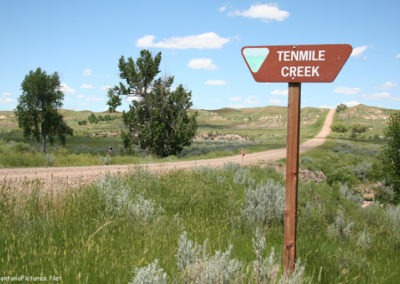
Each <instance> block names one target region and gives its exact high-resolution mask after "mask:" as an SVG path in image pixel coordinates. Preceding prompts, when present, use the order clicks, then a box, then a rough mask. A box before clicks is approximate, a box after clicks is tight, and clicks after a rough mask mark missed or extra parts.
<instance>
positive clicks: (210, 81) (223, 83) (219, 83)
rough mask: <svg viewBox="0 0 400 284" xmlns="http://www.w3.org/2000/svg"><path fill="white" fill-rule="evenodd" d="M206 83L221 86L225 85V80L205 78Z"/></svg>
mask: <svg viewBox="0 0 400 284" xmlns="http://www.w3.org/2000/svg"><path fill="white" fill-rule="evenodd" d="M204 84H206V85H210V86H223V85H226V81H224V80H207V81H205V82H204Z"/></svg>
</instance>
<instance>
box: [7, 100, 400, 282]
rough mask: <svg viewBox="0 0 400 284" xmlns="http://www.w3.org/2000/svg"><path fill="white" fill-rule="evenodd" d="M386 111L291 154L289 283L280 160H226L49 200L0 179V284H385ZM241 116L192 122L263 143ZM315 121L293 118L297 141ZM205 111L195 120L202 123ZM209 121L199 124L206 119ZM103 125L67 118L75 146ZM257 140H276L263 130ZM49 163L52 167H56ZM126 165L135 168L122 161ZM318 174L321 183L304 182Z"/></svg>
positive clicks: (393, 212) (392, 225)
mask: <svg viewBox="0 0 400 284" xmlns="http://www.w3.org/2000/svg"><path fill="white" fill-rule="evenodd" d="M279 110H280V109H279V108H277V111H279ZM253 112H254V113H255V111H253ZM389 112H390V111H389V110H381V109H376V108H370V107H366V106H358V107H354V108H349V109H347V110H346V111H344V112H341V113H338V114H336V118H335V123H340V124H343V125H345V126H346V128H347V129H348V131H347V132H333V133H332V134H331V135H330V137H329V139H328V141H327V142H326V143H325V144H324V145H323V146H322V147H320V148H318V149H316V150H312V151H310V152H307V153H305V154H303V155H302V156H301V157H300V166H301V173H302V174H301V179H300V183H299V207H298V233H297V238H298V239H297V247H298V269H297V271H296V273H295V274H294V275H293V277H294V279H291V280H288V279H286V280H285V281H286V282H279V281H280V280H281V277H282V250H283V215H284V208H283V202H284V183H285V181H284V177H283V176H282V175H281V174H280V173H279V171H278V169H279V165H280V163H279V164H271V165H267V166H263V167H241V166H240V165H235V164H229V165H226V166H225V168H223V169H220V170H215V169H209V168H201V169H196V170H193V171H175V172H171V173H168V174H163V175H156V174H150V173H148V172H144V171H136V172H131V173H129V174H127V175H126V176H105V177H104V178H103V179H102V180H100V181H98V182H97V183H95V184H92V185H88V186H84V187H81V188H78V189H71V188H66V189H65V191H64V192H62V193H60V192H42V191H41V184H40V182H38V181H26V182H25V184H24V185H23V186H22V188H21V187H20V188H18V189H16V188H15V184H13V182H12V181H7V180H5V179H3V180H0V214H1V216H2V218H1V219H0V272H1V275H0V277H4V276H15V277H16V276H21V275H22V276H25V277H28V276H35V277H42V278H43V279H46V280H48V282H54V281H52V280H51V279H58V280H61V281H62V282H63V283H127V282H129V281H132V283H152V282H145V280H147V281H150V280H149V279H152V280H153V281H155V279H157V281H158V282H156V283H166V282H163V281H164V280H165V281H168V282H167V283H398V279H400V272H399V269H398V267H399V265H400V255H399V254H398V251H399V249H400V206H394V205H390V201H391V198H392V192H391V191H390V189H387V188H385V187H383V185H382V184H381V183H380V176H381V174H380V173H381V166H382V165H381V161H380V158H379V155H380V151H381V147H382V145H383V144H384V143H385V141H384V138H383V129H384V127H385V117H387V115H388V113H389ZM249 113H251V112H249ZM249 113H246V112H245V111H242V112H238V111H235V110H229V109H225V110H219V111H214V112H212V113H210V114H208V113H206V112H204V113H201V115H200V118H201V119H203V120H200V129H199V132H201V131H203V132H204V133H208V134H210V133H211V134H212V133H213V131H214V132H218V135H225V134H238V135H240V136H243V137H245V136H246V137H250V138H251V139H249V140H245V141H236V142H241V143H249V141H250V142H252V143H254V145H252V146H250V147H254V149H257V147H258V146H259V145H264V146H265V145H267V144H268V143H270V142H269V141H267V140H268V139H266V138H268V137H270V138H269V139H272V138H271V136H270V135H266V134H265V133H268V131H269V130H270V129H269V128H268V127H267V126H266V125H264V126H263V124H262V123H263V122H262V121H263V120H261V119H258V120H257V123H259V124H257V125H254V128H253V129H247V128H243V125H244V124H246V123H248V122H247V121H242V123H241V122H240V119H239V117H240V116H241V117H242V118H243V117H246V116H249V115H250V114H249ZM282 113H284V112H283V111H282ZM304 113H306V111H304ZM324 114H326V112H324V111H322V112H321V111H319V110H314V109H312V110H311V113H310V119H309V120H306V119H305V118H303V122H302V131H303V129H305V130H304V132H305V133H303V134H302V137H303V139H304V138H306V137H307V135H310V137H311V136H313V134H312V133H317V132H318V131H319V126H320V124H321V122H322V121H323V119H324ZM87 115H88V114H84V115H83V116H82V118H74V119H76V121H78V120H83V119H84V118H85V117H87ZM97 115H98V114H97ZM207 116H209V118H208V120H206V118H203V117H207ZM261 116H262V115H260V117H261ZM264 116H265V115H264ZM210 117H212V118H213V120H212V123H211V122H207V121H209V120H211V119H210ZM254 117H255V114H254V116H253V118H252V119H253V122H252V123H255V122H254V120H256V119H255V118H254ZM274 117H275V118H277V114H274ZM278 120H282V119H277V121H278ZM306 121H307V122H306ZM310 121H312V123H311V122H310ZM114 122H115V123H116V121H112V122H104V126H102V125H101V124H100V123H99V125H97V126H96V127H97V130H95V131H93V132H91V131H89V127H90V126H91V125H86V128H85V127H84V126H82V125H79V124H78V123H77V126H76V127H77V128H78V127H81V129H80V131H82V133H88V134H89V136H88V137H90V138H88V139H98V140H99V141H100V140H102V139H114V138H115V139H117V137H114V138H111V137H110V136H105V137H104V136H102V134H101V135H99V136H95V137H92V136H91V133H95V132H96V131H97V132H98V133H104V132H106V131H109V129H107V130H104V132H101V131H100V130H99V129H100V127H104V129H106V126H107V125H108V124H107V123H109V124H113V123H114ZM206 122H207V123H206ZM7 123H9V124H10V125H12V121H8V122H7ZM277 124H278V123H277ZM284 125H285V124H284V123H283V122H282V124H281V125H276V128H275V130H276V133H277V134H276V135H280V134H279V133H282V135H284V134H283V132H284V130H283V129H284V128H285V126H284ZM318 125H319V126H318ZM360 125H362V126H367V127H366V128H365V131H364V132H361V133H360V132H358V131H355V132H354V131H352V129H353V128H355V129H360ZM93 126H94V125H93ZM10 127H11V126H10ZM258 127H259V128H258ZM263 127H264V128H263ZM362 129H364V128H362ZM10 131H14V132H10ZM10 131H8V132H7V131H5V132H2V134H1V135H2V139H3V140H2V144H1V147H3V148H2V149H4V147H16V151H17V152H18V151H22V152H23V153H25V156H28V153H29V151H32V155H37V152H36V151H35V150H33V148H34V147H35V146H34V145H33V144H27V143H24V142H23V141H22V140H21V138H18V132H16V131H15V130H13V129H10ZM85 131H86V132H85ZM244 131H247V132H244ZM264 132H265V133H264ZM246 133H247V134H246ZM306 133H308V134H306ZM270 134H271V135H274V134H275V132H274V131H273V129H272V127H271V132H270ZM263 135H266V136H263ZM7 137H8V138H7ZM78 138H79V136H77V137H75V138H74V139H78ZM7 139H8V140H7ZM80 139H82V140H80V141H81V142H80V143H89V142H87V141H86V142H85V139H84V138H83V137H81V138H80ZM72 141H73V140H71V142H70V145H69V146H67V148H66V149H63V148H60V149H59V150H58V151H68V154H65V155H64V156H66V157H71V159H78V158H73V157H74V155H76V157H80V156H82V157H84V161H82V163H87V160H88V159H89V158H88V157H94V159H99V156H100V154H98V152H96V151H94V152H91V151H93V149H95V148H96V147H99V148H100V146H99V145H100V143H98V144H97V143H96V142H93V144H90V145H91V146H90V147H89V146H88V147H89V148H90V149H91V150H90V151H87V152H85V151H82V152H81V153H77V152H74V150H73V147H76V144H74V143H73V142H72ZM89 141H91V140H89ZM96 141H97V140H96ZM103 141H106V140H103ZM227 142H228V141H223V142H218V143H227ZM236 142H232V143H236ZM201 143H205V144H206V143H207V141H202V142H201ZM213 143H215V142H210V145H214V144H213ZM257 143H259V144H257ZM86 145H88V144H86ZM210 145H207V146H210ZM264 146H260V147H264ZM24 147H25V148H24ZM68 147H69V148H68ZM81 147H82V146H81ZM204 147H205V146H204ZM212 147H214V146H212ZM24 151H25V152H24ZM213 151H214V150H213ZM210 153H212V152H210ZM224 154H226V153H224ZM2 155H3V156H4V152H2ZM53 155H55V157H56V158H55V164H56V161H57V159H60V158H58V156H57V154H54V152H53ZM123 157H124V156H123V155H121V159H122V158H123ZM186 157H190V154H188V155H187V156H186ZM186 157H184V158H186ZM139 158H141V159H144V157H136V158H132V159H133V161H136V160H134V159H139ZM173 158H174V159H181V158H183V157H173ZM113 159H114V158H113ZM43 162H45V161H43ZM30 163H31V164H29V166H32V163H33V162H30ZM63 163H67V162H63ZM317 173H322V176H323V178H322V179H316V178H315V174H317ZM370 192H373V193H375V202H374V203H373V204H372V205H371V206H369V207H366V208H363V207H362V204H363V194H364V193H370ZM207 281H208V282H207ZM224 281H225V282H224ZM290 281H292V282H290Z"/></svg>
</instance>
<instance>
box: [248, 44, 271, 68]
mask: <svg viewBox="0 0 400 284" xmlns="http://www.w3.org/2000/svg"><path fill="white" fill-rule="evenodd" d="M268 53H269V50H268V48H266V47H246V48H244V49H243V56H244V58H245V59H246V62H247V64H248V65H249V66H250V69H251V72H253V73H256V72H257V71H258V69H260V67H261V65H262V64H263V62H264V61H265V58H267V56H268Z"/></svg>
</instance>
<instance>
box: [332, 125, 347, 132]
mask: <svg viewBox="0 0 400 284" xmlns="http://www.w3.org/2000/svg"><path fill="white" fill-rule="evenodd" d="M331 129H332V131H333V132H339V133H345V132H347V131H348V128H347V127H346V126H344V125H343V124H339V123H338V124H333V125H332V126H331Z"/></svg>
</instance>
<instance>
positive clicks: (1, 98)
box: [0, 92, 14, 104]
mask: <svg viewBox="0 0 400 284" xmlns="http://www.w3.org/2000/svg"><path fill="white" fill-rule="evenodd" d="M13 102H14V100H13V99H12V98H11V93H9V92H4V93H2V94H1V95H0V103H2V104H10V103H13Z"/></svg>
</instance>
